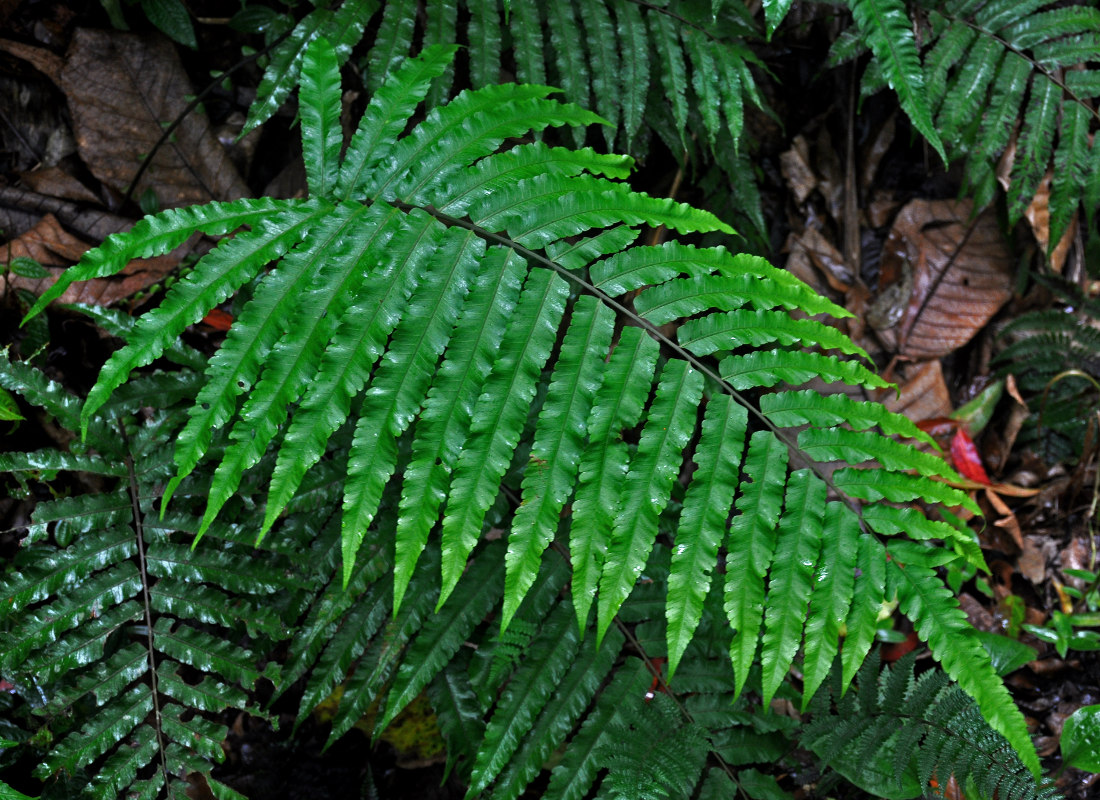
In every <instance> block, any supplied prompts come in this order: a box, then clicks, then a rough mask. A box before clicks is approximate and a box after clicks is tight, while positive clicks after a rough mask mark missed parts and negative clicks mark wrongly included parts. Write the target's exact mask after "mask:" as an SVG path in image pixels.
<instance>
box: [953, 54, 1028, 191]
mask: <svg viewBox="0 0 1100 800" xmlns="http://www.w3.org/2000/svg"><path fill="white" fill-rule="evenodd" d="M1030 77H1031V64H1030V63H1029V62H1028V61H1027V59H1025V58H1024V57H1023V56H1021V55H1019V54H1017V53H1014V52H1012V51H1011V50H1010V51H1007V52H1006V53H1005V55H1004V60H1003V62H1002V64H1001V68H1000V70H999V71H998V73H997V79H996V80H995V81H994V83H993V95H992V97H991V99H990V102H989V105H988V106H987V108H986V111H985V113H984V114H983V115H982V124H981V126H980V127H979V130H978V136H977V141H976V144H975V148H974V150H973V151H972V153H971V156H970V159H969V160H968V161H967V167H966V171H967V175H968V179H967V182H968V184H969V185H971V186H973V187H974V203H975V206H976V207H978V206H984V205H988V204H989V203H990V202H991V201H992V200H993V196H994V192H995V191H996V184H997V179H996V176H995V175H994V174H993V167H992V165H991V162H992V161H993V159H994V158H995V157H996V156H997V154H998V153H1000V152H1001V150H1003V149H1004V147H1005V145H1007V144H1008V141H1009V137H1010V136H1011V134H1012V131H1013V130H1014V129H1015V125H1016V122H1017V120H1018V119H1019V116H1020V104H1021V101H1022V100H1023V97H1024V92H1025V91H1026V90H1027V86H1028V79H1029V78H1030Z"/></svg>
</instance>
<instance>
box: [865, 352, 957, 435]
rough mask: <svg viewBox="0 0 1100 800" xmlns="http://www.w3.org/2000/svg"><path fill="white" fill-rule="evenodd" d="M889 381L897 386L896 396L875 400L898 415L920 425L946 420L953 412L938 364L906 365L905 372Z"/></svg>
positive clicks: (932, 362) (885, 393)
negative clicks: (939, 419) (943, 418)
mask: <svg viewBox="0 0 1100 800" xmlns="http://www.w3.org/2000/svg"><path fill="white" fill-rule="evenodd" d="M890 379H891V380H893V381H895V382H896V383H897V385H898V392H899V393H898V394H895V393H894V392H892V391H890V392H884V393H883V396H882V397H880V398H877V399H879V400H881V401H882V403H883V405H885V406H886V407H887V408H888V409H890V410H891V411H893V412H895V413H897V414H904V415H905V416H907V417H908V418H909V419H911V420H913V421H914V422H921V421H922V420H926V419H935V418H937V417H946V416H947V415H948V414H950V413H951V411H952V410H953V406H952V405H951V395H950V394H949V393H948V391H947V383H946V382H945V381H944V379H943V368H942V367H941V366H940V362H939V361H925V362H922V363H919V364H907V365H905V366H904V372H902V373H900V374H895V375H892V376H890Z"/></svg>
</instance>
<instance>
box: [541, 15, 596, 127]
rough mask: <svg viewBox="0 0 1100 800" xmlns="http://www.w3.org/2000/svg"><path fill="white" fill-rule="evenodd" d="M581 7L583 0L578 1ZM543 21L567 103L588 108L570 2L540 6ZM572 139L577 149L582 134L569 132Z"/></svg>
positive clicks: (585, 72) (585, 70)
mask: <svg viewBox="0 0 1100 800" xmlns="http://www.w3.org/2000/svg"><path fill="white" fill-rule="evenodd" d="M580 1H581V4H582V5H583V4H584V3H585V2H586V0H580ZM543 8H544V9H545V12H546V22H547V25H548V26H549V28H550V46H551V49H552V51H553V53H554V63H555V66H557V83H560V84H561V88H562V89H563V90H564V91H565V96H566V98H567V99H568V100H569V102H571V103H576V104H577V105H578V106H580V107H582V108H589V107H590V106H591V105H592V93H591V88H590V85H589V66H588V59H587V58H585V57H584V56H585V49H586V48H585V41H586V40H585V39H584V38H578V36H577V34H578V32H579V31H580V26H579V25H578V24H577V15H576V9H575V7H574V5H573V0H563V1H562V2H560V3H549V4H546V5H544V6H543ZM573 140H574V142H575V143H576V145H577V147H580V146H581V145H583V144H584V131H583V130H580V129H577V130H574V131H573Z"/></svg>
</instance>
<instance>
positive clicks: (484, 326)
mask: <svg viewBox="0 0 1100 800" xmlns="http://www.w3.org/2000/svg"><path fill="white" fill-rule="evenodd" d="M526 269H527V268H526V265H525V263H524V262H523V260H522V259H520V258H519V257H518V256H515V255H514V254H512V253H510V252H509V251H506V250H503V249H501V248H491V249H490V250H489V252H488V254H487V255H486V257H485V258H484V259H482V262H481V265H480V268H479V272H478V276H477V278H476V281H475V283H474V287H473V289H472V290H471V292H470V297H469V301H468V303H467V305H466V306H465V307H464V308H463V311H462V316H461V317H460V318H459V321H458V324H457V326H456V328H455V331H454V335H453V336H452V337H451V344H450V346H449V347H448V349H447V352H446V353H445V355H444V359H443V363H442V364H441V365H440V367H439V370H438V372H437V373H436V377H435V379H434V380H433V382H432V388H431V389H430V390H429V391H428V396H427V399H426V400H425V402H424V409H423V411H422V412H421V414H420V417H419V419H418V421H417V424H416V436H415V438H414V439H413V444H412V460H411V461H410V462H409V465H408V466H407V467H406V468H405V470H404V482H403V484H402V487H401V503H400V506H399V508H398V515H397V516H398V520H397V534H396V552H397V557H396V564H395V566H394V606H395V607H396V608H400V606H401V601H402V598H403V597H404V595H405V587H406V586H407V584H408V580H409V577H411V575H412V571H413V568H414V566H415V564H416V561H417V559H419V557H420V553H421V552H423V550H424V546H425V545H426V544H427V541H428V533H429V531H431V529H432V526H433V525H435V522H436V520H437V519H438V518H439V509H440V507H441V506H442V504H443V500H444V499H445V498H446V496H447V489H448V487H449V486H450V473H451V471H452V470H453V469H454V467H455V465H456V463H457V462H458V457H459V453H460V452H461V447H462V443H463V442H464V441H465V439H466V435H467V433H468V432H469V429H470V421H471V419H472V412H473V409H474V405H475V404H476V403H477V398H478V395H479V393H480V391H481V383H482V381H484V380H485V377H486V376H487V375H488V374H489V370H490V369H491V368H492V365H493V354H494V353H495V352H496V351H497V349H498V348H499V347H500V342H501V339H502V338H503V336H504V330H505V325H506V322H507V320H508V318H509V317H510V316H511V313H512V310H513V309H514V308H515V305H516V299H517V298H518V297H519V292H520V286H521V284H522V282H523V278H524V275H525V274H526Z"/></svg>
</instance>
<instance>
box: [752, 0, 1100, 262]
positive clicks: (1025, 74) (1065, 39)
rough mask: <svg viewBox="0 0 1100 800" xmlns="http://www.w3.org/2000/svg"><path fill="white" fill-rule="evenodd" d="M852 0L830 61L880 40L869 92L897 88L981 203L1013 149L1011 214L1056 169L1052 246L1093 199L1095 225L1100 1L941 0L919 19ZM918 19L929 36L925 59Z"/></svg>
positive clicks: (902, 9)
mask: <svg viewBox="0 0 1100 800" xmlns="http://www.w3.org/2000/svg"><path fill="white" fill-rule="evenodd" d="M789 5H790V3H789V2H786V1H785V0H772V1H771V2H765V8H766V9H767V10H768V12H769V20H771V19H773V18H774V19H776V20H778V19H781V18H782V16H784V15H785V14H786V10H787V7H789ZM848 5H849V8H850V9H851V11H852V15H853V17H854V19H855V23H856V24H855V26H854V28H855V31H853V32H849V33H848V34H845V35H842V36H841V37H839V38H838V39H837V41H836V43H835V45H834V48H833V58H832V62H831V63H833V64H838V63H843V62H844V61H847V60H850V59H852V58H854V57H856V56H857V55H859V54H861V53H862V52H865V51H866V50H867V49H870V51H871V52H872V53H873V55H874V60H873V61H872V62H871V65H870V66H869V68H868V69H867V71H866V72H865V73H864V86H863V92H864V93H865V94H869V93H872V92H875V91H878V90H880V89H882V88H885V87H886V86H890V87H892V88H893V89H894V91H895V92H896V93H897V95H898V100H899V102H900V104H901V107H902V109H903V110H904V111H905V113H906V114H907V115H908V116H909V118H910V120H911V121H912V123H913V126H914V127H915V128H916V130H917V131H918V132H920V134H921V135H922V136H924V137H925V139H926V140H927V141H928V142H929V143H930V144H931V145H932V146H933V147H934V148H935V150H936V152H937V153H939V155H940V156H941V158H943V160H944V162H945V163H946V162H947V161H948V159H949V158H950V159H956V158H964V159H965V161H966V164H965V166H966V169H965V178H966V180H965V185H964V187H963V193H964V194H966V195H967V196H970V197H972V198H973V199H974V201H975V207H976V208H980V207H983V206H985V205H988V204H989V203H990V202H992V201H993V200H994V198H995V196H996V192H997V169H998V161H999V160H1000V159H1001V157H1002V155H1003V154H1004V153H1005V151H1006V149H1008V148H1010V147H1011V148H1013V153H1012V160H1011V170H1010V173H1009V175H1008V189H1007V205H1008V219H1009V223H1010V224H1013V225H1014V224H1015V223H1016V222H1017V221H1018V220H1019V219H1020V218H1021V217H1022V215H1023V213H1024V211H1025V210H1026V209H1027V207H1028V205H1029V204H1030V203H1031V201H1032V198H1033V197H1035V195H1036V192H1037V191H1038V190H1039V188H1040V183H1041V182H1042V180H1043V178H1044V176H1045V175H1046V174H1047V172H1048V171H1052V173H1053V174H1052V182H1051V189H1050V197H1049V207H1050V230H1049V239H1048V241H1049V247H1050V248H1051V249H1053V248H1054V247H1055V246H1056V245H1057V244H1058V242H1059V240H1060V239H1061V237H1062V234H1063V233H1064V232H1065V230H1066V228H1067V226H1068V225H1069V223H1070V221H1071V220H1072V219H1073V217H1074V216H1075V215H1076V214H1077V213H1078V209H1079V208H1080V207H1081V205H1082V204H1083V206H1084V210H1085V213H1086V215H1087V218H1088V221H1089V224H1090V225H1091V223H1092V220H1093V215H1094V213H1095V209H1096V208H1097V206H1098V205H1100V146H1098V145H1097V144H1096V139H1095V137H1094V136H1093V132H1094V131H1095V130H1096V128H1097V125H1096V122H1097V121H1098V120H1100V117H1098V115H1097V112H1096V110H1095V106H1096V99H1097V97H1100V72H1097V70H1096V69H1095V68H1090V66H1089V65H1090V64H1093V65H1094V64H1095V63H1096V62H1097V61H1098V60H1100V10H1098V9H1096V8H1095V7H1094V6H1093V5H1092V4H1089V3H1078V4H1071V5H1066V4H1062V3H1051V2H1045V1H1044V0H1029V2H1025V3H1020V2H1017V1H1016V0H946V1H943V0H940V1H938V2H924V3H921V4H919V11H918V12H917V15H916V16H915V18H912V19H911V18H910V15H909V13H908V12H907V10H906V4H905V3H904V2H902V0H849V3H848ZM770 24H771V23H770ZM774 24H778V22H775V23H774ZM774 24H773V25H772V27H774ZM914 27H917V28H918V29H919V31H920V33H921V36H922V39H923V42H922V45H923V50H924V52H923V64H922V56H921V52H920V49H921V46H919V45H918V42H917V40H916V38H915V37H914V35H913V29H914ZM1090 137H1092V142H1091V144H1090Z"/></svg>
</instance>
